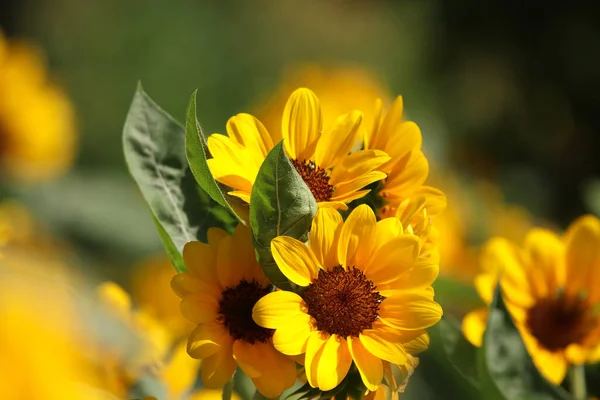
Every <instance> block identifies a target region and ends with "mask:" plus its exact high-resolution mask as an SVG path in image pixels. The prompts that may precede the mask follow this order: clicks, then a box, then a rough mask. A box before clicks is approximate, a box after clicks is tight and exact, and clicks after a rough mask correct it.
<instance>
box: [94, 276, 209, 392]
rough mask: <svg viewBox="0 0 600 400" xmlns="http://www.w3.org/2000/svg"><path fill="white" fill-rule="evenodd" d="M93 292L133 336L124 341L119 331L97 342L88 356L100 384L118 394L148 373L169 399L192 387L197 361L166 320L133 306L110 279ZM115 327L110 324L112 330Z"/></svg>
mask: <svg viewBox="0 0 600 400" xmlns="http://www.w3.org/2000/svg"><path fill="white" fill-rule="evenodd" d="M172 275H173V274H172V273H171V274H170V276H172ZM163 283H167V284H168V281H167V282H163ZM158 290H161V288H158ZM97 292H98V296H99V300H100V302H101V304H102V305H104V307H105V310H106V311H108V313H110V315H112V316H113V317H114V318H116V320H117V322H120V323H121V324H122V325H121V328H125V329H126V330H127V332H131V333H132V334H133V340H134V342H133V343H131V342H128V341H126V340H125V339H124V338H123V335H121V340H120V341H119V340H117V341H114V340H113V341H111V343H98V344H97V346H96V352H97V353H96V355H95V356H94V357H92V360H95V362H96V363H97V367H98V368H99V370H100V371H101V372H102V373H101V374H99V375H101V376H103V377H104V381H105V383H104V385H105V386H106V387H109V388H111V391H112V392H113V393H115V394H116V395H118V396H121V397H122V396H125V395H126V393H127V392H128V390H129V388H131V387H132V386H133V385H134V384H135V382H136V381H137V380H139V379H140V378H141V377H142V376H143V375H145V374H150V375H152V376H154V377H155V378H156V379H158V380H160V381H161V382H162V383H164V384H165V386H166V388H167V392H168V395H169V397H168V399H169V400H179V399H181V398H183V395H184V394H186V393H187V392H188V391H189V390H190V389H191V388H192V387H193V384H194V382H195V380H196V376H197V374H198V371H199V366H200V363H199V362H198V361H197V360H194V359H191V358H190V357H189V356H188V355H187V353H186V351H185V350H186V347H185V342H183V341H179V340H178V339H177V336H174V335H173V331H172V330H171V329H169V326H168V325H167V324H166V322H167V321H168V320H157V319H156V318H155V316H154V315H151V314H149V313H148V312H147V309H146V308H137V307H136V305H135V304H134V303H133V302H132V300H131V297H130V296H129V294H128V293H127V292H125V291H124V290H123V289H122V288H121V287H120V286H118V285H117V284H115V283H113V282H105V283H103V284H101V285H99V286H98V288H97ZM156 301H159V299H157V300H156ZM118 328H119V327H118V326H115V327H114V328H113V330H114V331H115V333H118ZM117 337H119V335H117Z"/></svg>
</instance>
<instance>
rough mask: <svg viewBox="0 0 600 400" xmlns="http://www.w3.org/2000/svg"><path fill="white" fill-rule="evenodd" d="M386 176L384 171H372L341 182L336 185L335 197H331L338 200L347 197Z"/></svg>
mask: <svg viewBox="0 0 600 400" xmlns="http://www.w3.org/2000/svg"><path fill="white" fill-rule="evenodd" d="M385 177H386V175H385V173H383V172H380V171H371V172H368V173H366V174H363V175H361V176H359V177H357V178H356V179H353V180H351V181H347V182H344V183H340V184H339V185H337V186H336V187H335V191H334V192H333V197H332V198H331V199H332V200H338V199H342V198H344V197H347V196H348V195H349V194H352V193H356V191H358V190H360V189H362V188H364V187H365V186H368V185H370V184H371V183H373V182H377V181H380V180H382V179H385Z"/></svg>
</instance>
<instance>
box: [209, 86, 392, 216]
mask: <svg viewBox="0 0 600 400" xmlns="http://www.w3.org/2000/svg"><path fill="white" fill-rule="evenodd" d="M361 120H362V114H361V113H360V112H359V111H352V112H349V113H347V114H344V115H342V116H340V117H339V118H337V120H336V121H332V123H330V125H329V126H328V127H327V129H325V130H324V131H323V130H322V129H323V123H322V118H321V107H320V105H319V99H318V98H317V96H316V95H315V94H314V93H313V92H311V91H310V90H309V89H304V88H301V89H298V90H296V91H294V92H293V93H292V94H291V96H290V98H289V99H288V102H287V104H286V107H285V110H284V112H283V117H282V120H281V136H282V137H283V139H284V147H285V151H286V153H287V155H288V156H289V157H290V159H291V161H292V164H293V165H294V167H295V168H296V170H297V171H298V173H299V174H300V176H302V178H303V179H304V182H306V184H307V186H308V187H309V188H310V191H311V192H312V194H313V195H314V196H315V199H316V200H317V203H318V204H319V206H320V207H335V208H339V209H346V208H347V206H346V204H347V203H349V202H351V201H352V200H355V199H358V198H361V197H363V196H364V195H366V194H367V193H368V192H369V190H362V189H363V188H364V187H365V186H367V185H369V184H371V183H373V182H376V181H378V180H381V179H383V178H385V176H386V175H385V173H383V172H381V171H376V169H377V168H379V167H380V166H381V165H383V164H385V163H386V162H388V161H389V160H390V157H388V155H387V154H386V153H385V152H383V151H380V150H363V151H358V152H355V153H353V154H350V155H349V154H348V153H350V150H351V149H352V146H353V145H354V143H355V142H356V139H357V136H358V128H359V126H360V123H361ZM227 133H228V135H229V136H225V135H218V134H215V135H211V136H210V137H209V138H208V149H209V150H210V153H211V154H212V156H213V158H211V159H209V160H208V166H209V168H210V170H211V173H212V174H213V176H214V177H215V179H216V180H217V181H219V182H221V183H223V184H224V185H227V186H229V187H231V188H232V189H234V190H233V191H231V192H229V194H231V195H233V196H237V197H239V198H240V199H242V200H244V201H245V202H247V203H249V202H250V193H251V192H252V185H253V184H254V180H255V179H256V175H257V174H258V169H259V168H260V166H261V164H262V162H263V161H264V159H265V157H266V155H267V153H268V152H269V151H270V150H271V149H272V148H273V145H274V143H277V142H279V141H280V140H281V137H278V136H277V135H273V134H269V132H267V130H266V129H265V127H264V126H263V124H262V123H261V122H260V121H259V120H258V119H256V118H255V117H253V116H252V115H249V114H238V115H236V116H234V117H232V118H230V119H229V121H228V122H227Z"/></svg>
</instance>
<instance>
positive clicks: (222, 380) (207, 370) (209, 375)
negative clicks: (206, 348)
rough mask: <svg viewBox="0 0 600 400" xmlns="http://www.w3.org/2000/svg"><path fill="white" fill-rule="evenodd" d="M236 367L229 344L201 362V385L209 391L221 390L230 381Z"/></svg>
mask: <svg viewBox="0 0 600 400" xmlns="http://www.w3.org/2000/svg"><path fill="white" fill-rule="evenodd" d="M236 367H237V364H236V362H235V360H234V359H233V351H232V345H231V344H230V345H229V346H226V347H223V348H222V349H220V351H218V352H217V353H215V354H213V355H212V356H210V357H207V358H205V359H204V361H202V367H201V376H202V383H203V384H204V386H206V387H207V388H209V389H218V388H221V387H223V386H224V385H225V384H226V383H227V381H228V380H229V379H231V377H232V376H233V372H234V371H235V369H236Z"/></svg>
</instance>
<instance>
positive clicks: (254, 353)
mask: <svg viewBox="0 0 600 400" xmlns="http://www.w3.org/2000/svg"><path fill="white" fill-rule="evenodd" d="M260 344H262V343H260V342H255V343H254V344H251V343H248V342H246V341H244V340H236V341H235V342H233V358H234V359H235V361H236V362H237V364H238V365H239V367H240V368H241V369H242V371H244V373H245V374H246V375H248V376H249V377H250V378H258V377H259V376H261V375H262V374H263V373H264V370H261V368H260V365H261V364H262V363H261V362H260V361H261V359H262V357H263V356H262V355H261V350H263V351H264V349H263V347H264V346H260Z"/></svg>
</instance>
